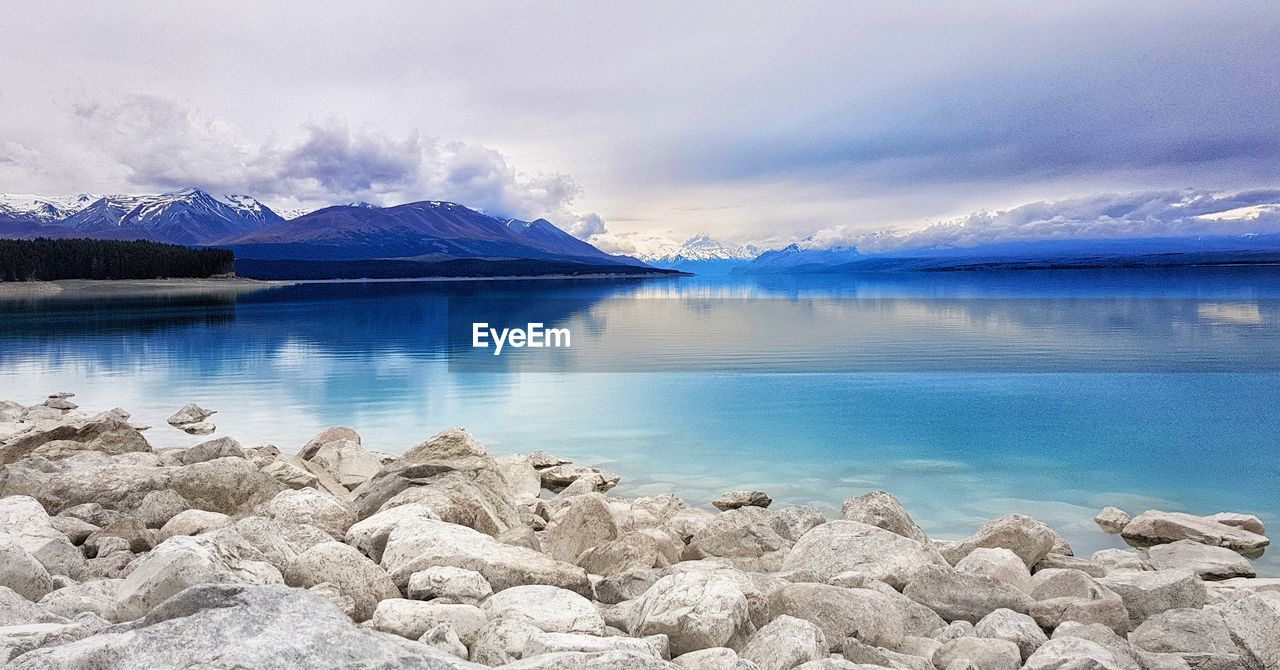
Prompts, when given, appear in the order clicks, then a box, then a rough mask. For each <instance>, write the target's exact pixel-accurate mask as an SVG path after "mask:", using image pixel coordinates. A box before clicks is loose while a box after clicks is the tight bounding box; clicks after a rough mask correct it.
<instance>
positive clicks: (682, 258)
mask: <svg viewBox="0 0 1280 670" xmlns="http://www.w3.org/2000/svg"><path fill="white" fill-rule="evenodd" d="M759 253H760V250H759V249H757V248H756V247H754V246H752V245H738V244H724V243H722V242H718V241H716V240H713V239H711V237H710V236H709V235H707V234H706V233H698V234H697V235H694V236H693V237H691V238H689V239H687V240H685V241H684V243H683V244H681V245H680V246H679V247H676V248H674V249H665V250H663V251H662V252H661V253H651V254H648V255H646V256H642V257H641V258H642V259H643V260H644V261H646V262H647V263H649V264H650V265H652V266H654V267H659V268H668V269H671V270H680V271H683V272H692V273H694V274H702V275H716V274H728V273H729V272H730V271H732V270H733V269H734V268H736V267H738V266H740V265H742V264H743V263H744V262H746V261H749V260H751V259H753V258H755V257H756V256H757V255H758V254H759Z"/></svg>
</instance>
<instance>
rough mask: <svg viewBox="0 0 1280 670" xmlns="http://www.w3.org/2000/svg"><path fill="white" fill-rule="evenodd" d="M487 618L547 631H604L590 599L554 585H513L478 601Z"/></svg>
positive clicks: (601, 619) (600, 618) (602, 622)
mask: <svg viewBox="0 0 1280 670" xmlns="http://www.w3.org/2000/svg"><path fill="white" fill-rule="evenodd" d="M480 607H481V609H482V610H484V613H485V615H486V616H488V618H490V619H515V620H517V621H524V622H526V623H530V624H533V625H534V626H537V627H538V628H539V629H540V630H542V631H544V632H547V633H587V634H589V635H603V634H604V618H603V617H602V616H601V615H600V611H599V610H597V609H596V607H595V605H592V604H591V601H590V600H587V599H586V598H584V597H582V596H580V595H578V594H577V593H574V592H573V591H569V590H566V589H561V588H556V587H554V586H541V585H530V586H514V587H512V588H509V589H506V590H503V591H499V592H497V593H495V594H493V595H492V596H490V597H489V598H488V599H486V600H485V601H484V603H483V604H481V606H480Z"/></svg>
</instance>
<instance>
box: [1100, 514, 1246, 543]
mask: <svg viewBox="0 0 1280 670" xmlns="http://www.w3.org/2000/svg"><path fill="white" fill-rule="evenodd" d="M1121 535H1122V536H1123V537H1124V538H1125V539H1126V540H1128V541H1130V542H1132V543H1134V544H1138V545H1155V544H1167V543H1169V542H1177V541H1178V540H1192V541H1193V542H1199V543H1200V544H1207V545H1210V546H1215V547H1226V548H1228V549H1232V550H1235V551H1239V552H1241V553H1250V552H1257V551H1261V550H1262V549H1264V548H1265V547H1266V546H1267V545H1268V544H1270V543H1271V541H1270V540H1268V539H1267V538H1266V537H1264V536H1262V535H1259V534H1257V533H1251V532H1249V531H1247V530H1244V529H1243V528H1238V527H1236V526H1230V525H1227V524H1225V523H1222V522H1220V521H1216V520H1214V519H1211V518H1206V517H1200V516H1194V515H1191V514H1183V513H1181V512H1160V511H1155V510H1148V511H1146V512H1143V513H1142V514H1139V515H1138V516H1136V517H1134V519H1133V521H1130V522H1129V524H1128V525H1126V526H1125V527H1124V532H1123V533H1121Z"/></svg>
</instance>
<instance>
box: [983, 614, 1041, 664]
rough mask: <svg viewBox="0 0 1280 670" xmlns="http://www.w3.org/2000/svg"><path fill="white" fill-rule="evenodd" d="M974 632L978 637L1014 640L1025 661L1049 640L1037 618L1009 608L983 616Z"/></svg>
mask: <svg viewBox="0 0 1280 670" xmlns="http://www.w3.org/2000/svg"><path fill="white" fill-rule="evenodd" d="M973 632H974V634H975V635H977V636H978V637H986V638H992V639H996V640H1007V641H1009V642H1012V643H1013V644H1015V645H1017V647H1018V652H1019V653H1020V654H1021V656H1022V660H1024V661H1025V660H1026V659H1027V658H1029V657H1030V656H1031V654H1033V653H1035V650H1037V649H1039V648H1040V645H1042V644H1044V643H1045V642H1048V641H1049V637H1048V636H1047V635H1045V634H1044V631H1043V630H1041V629H1040V626H1039V625H1038V624H1036V621H1035V619H1032V618H1031V617H1030V616H1028V615H1026V614H1019V613H1018V612H1014V611H1013V610H1008V609H998V610H995V611H994V612H992V613H990V614H988V615H986V616H984V617H982V620H981V621H979V622H978V623H977V625H975V626H974V627H973Z"/></svg>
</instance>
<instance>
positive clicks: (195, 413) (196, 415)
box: [167, 403, 217, 426]
mask: <svg viewBox="0 0 1280 670" xmlns="http://www.w3.org/2000/svg"><path fill="white" fill-rule="evenodd" d="M214 414H217V411H216V410H211V409H205V408H203V407H201V406H199V405H197V404H195V403H187V404H186V405H183V406H182V409H180V410H178V411H177V412H174V413H173V415H172V416H170V417H169V418H168V420H167V421H168V423H169V425H170V426H181V425H184V424H188V423H197V422H200V421H204V420H205V419H207V418H209V417H211V416H213V415H214Z"/></svg>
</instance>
